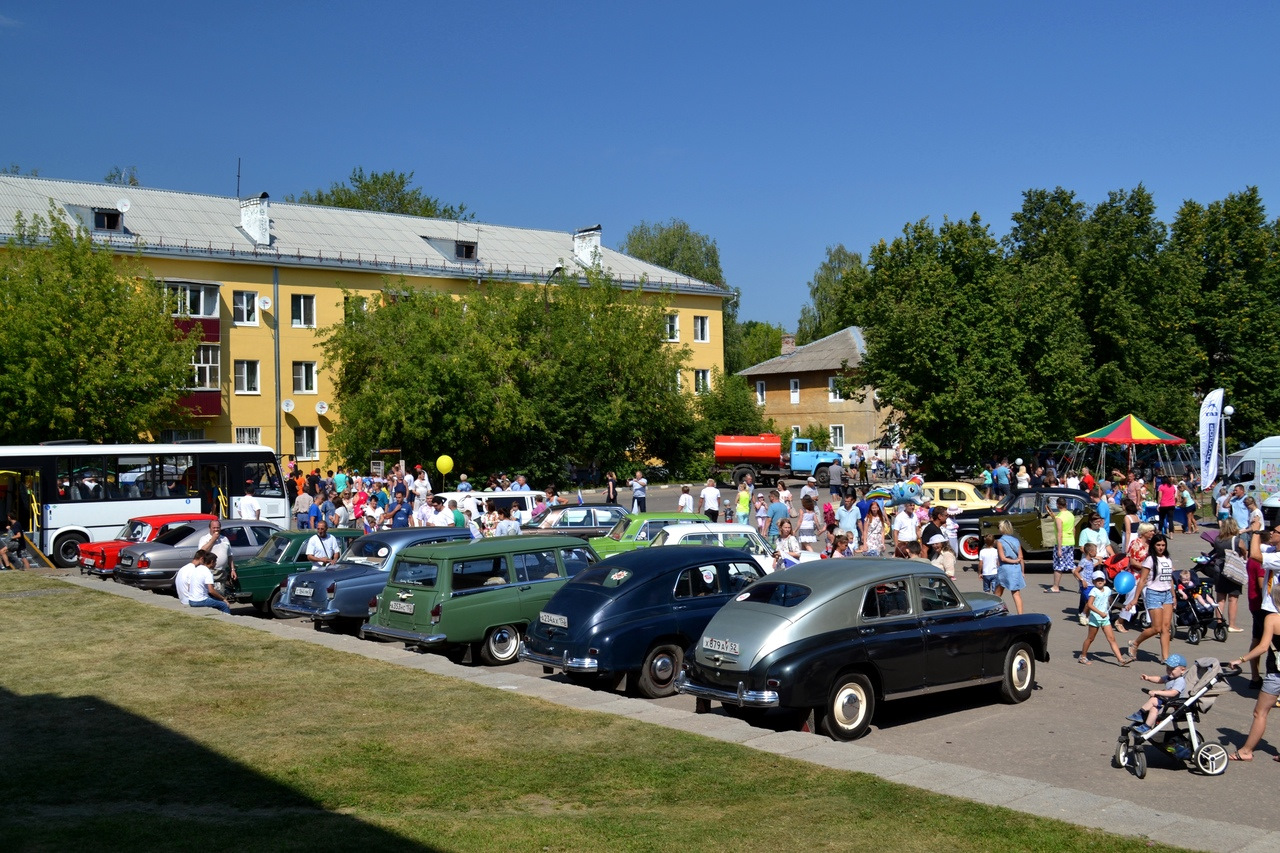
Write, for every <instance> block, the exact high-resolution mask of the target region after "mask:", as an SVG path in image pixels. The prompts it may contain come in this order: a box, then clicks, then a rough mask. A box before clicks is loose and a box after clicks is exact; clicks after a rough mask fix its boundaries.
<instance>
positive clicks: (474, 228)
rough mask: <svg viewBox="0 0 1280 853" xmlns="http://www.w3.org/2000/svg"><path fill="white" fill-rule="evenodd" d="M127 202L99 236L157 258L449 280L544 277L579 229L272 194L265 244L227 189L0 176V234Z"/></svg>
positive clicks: (672, 278) (635, 277) (570, 255)
mask: <svg viewBox="0 0 1280 853" xmlns="http://www.w3.org/2000/svg"><path fill="white" fill-rule="evenodd" d="M122 199H127V200H128V205H127V207H128V211H127V212H126V213H125V214H124V231H123V232H107V231H94V232H93V235H94V239H96V240H99V241H101V242H103V243H109V244H111V245H112V246H114V247H116V248H120V249H127V250H130V251H134V250H136V249H137V248H138V247H141V248H142V252H143V254H144V255H147V256H152V257H166V256H168V257H174V256H178V257H199V258H204V259H213V260H221V261H233V262H234V261H240V262H251V263H272V264H278V265H284V266H305V267H340V268H348V269H370V270H375V271H386V272H399V273H404V274H405V275H424V276H436V277H442V278H479V277H483V278H486V279H511V280H527V281H535V280H536V281H542V280H545V279H546V278H547V276H549V275H550V274H551V272H552V270H554V269H555V268H556V266H557V265H558V264H560V263H562V262H563V263H564V264H565V266H566V268H567V269H568V270H569V271H570V272H572V271H573V270H574V269H577V268H580V265H578V264H577V262H576V261H575V259H574V251H573V232H570V231H546V230H538V229H532V228H517V227H512V226H508V225H492V224H487V223H480V222H455V221H453V220H448V219H426V218H423V217H418V216H405V215H400V214H391V213H377V212H372V211H364V210H346V209H343V208H335V207H319V206H315V205H306V204H291V203H288V202H278V201H275V200H270V202H269V211H270V222H271V242H270V244H269V245H265V246H258V245H256V244H255V243H254V241H253V240H252V239H251V238H250V236H249V235H248V234H247V233H246V232H245V231H244V230H243V229H242V228H241V227H240V222H241V219H240V199H237V198H232V197H228V196H213V195H201V194H198V193H188V192H177V191H173V190H160V189H152V188H150V187H125V186H120V185H118V184H106V183H92V182H88V181H64V180H53V179H49V178H40V177H30V176H23V175H0V240H5V239H8V238H9V237H10V236H12V234H13V230H14V228H13V223H14V217H15V215H16V214H19V213H20V214H22V215H23V216H24V217H26V218H27V219H30V218H31V216H33V215H35V214H40V215H47V214H48V212H49V209H50V204H51V203H52V205H53V208H54V210H55V212H56V213H57V214H58V215H59V216H62V217H63V218H65V219H67V221H69V222H72V223H73V224H74V223H76V222H77V221H79V222H85V221H86V217H87V222H88V224H89V225H92V215H93V210H94V209H95V208H96V209H108V210H115V209H116V208H117V205H118V203H119V202H120V200H122ZM459 240H461V241H466V242H473V243H476V244H477V257H476V259H475V260H470V261H460V260H458V259H457V258H456V257H455V256H454V243H455V241H459ZM600 261H601V264H602V266H603V267H604V268H605V269H606V270H609V271H611V273H612V275H613V276H614V278H615V279H617V280H618V281H620V282H622V283H624V284H631V285H634V284H637V283H639V282H640V281H642V280H646V281H647V284H646V289H655V290H656V289H661V288H664V287H665V288H669V289H671V290H673V291H677V292H685V293H688V292H696V293H707V294H713V295H719V296H727V295H728V290H727V289H725V288H721V287H717V286H715V285H712V284H708V283H706V282H703V281H699V280H697V279H693V278H689V277H688V276H684V275H681V274H679V273H676V272H672V271H671V270H668V269H664V268H662V267H660V266H657V265H656V264H650V263H646V262H645V261H641V260H638V259H636V258H633V257H631V256H629V255H624V254H622V253H621V252H618V251H616V250H614V249H609V248H606V247H604V246H601V248H600Z"/></svg>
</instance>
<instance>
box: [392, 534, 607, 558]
mask: <svg viewBox="0 0 1280 853" xmlns="http://www.w3.org/2000/svg"><path fill="white" fill-rule="evenodd" d="M523 543H527V545H528V548H527V550H530V551H542V550H546V549H547V548H564V547H574V548H585V547H586V545H587V543H586V542H583V541H582V540H581V539H579V538H578V537H577V536H491V537H489V538H487V539H475V540H470V539H469V540H467V541H466V542H440V543H432V544H430V545H415V546H414V547H412V548H405V549H404V551H402V552H401V553H402V554H406V555H409V556H414V557H431V558H434V559H437V560H456V559H458V558H460V557H496V556H500V555H502V554H509V553H511V552H512V551H523V550H526V549H525V548H519V547H516V548H513V547H512V546H513V545H521V544H523Z"/></svg>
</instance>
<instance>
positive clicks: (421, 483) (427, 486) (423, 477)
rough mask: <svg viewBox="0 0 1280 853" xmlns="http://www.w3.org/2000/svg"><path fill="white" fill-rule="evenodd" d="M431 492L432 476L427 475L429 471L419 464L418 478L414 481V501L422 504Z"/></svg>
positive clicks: (419, 504)
mask: <svg viewBox="0 0 1280 853" xmlns="http://www.w3.org/2000/svg"><path fill="white" fill-rule="evenodd" d="M429 494H431V478H430V477H428V476H427V472H426V471H423V470H422V466H421V465H419V466H418V479H416V480H414V481H413V497H414V503H415V504H417V505H418V506H422V505H423V504H425V503H426V502H427V495H429Z"/></svg>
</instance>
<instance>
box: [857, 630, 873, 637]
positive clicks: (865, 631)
mask: <svg viewBox="0 0 1280 853" xmlns="http://www.w3.org/2000/svg"><path fill="white" fill-rule="evenodd" d="M875 632H876V629H875V628H859V629H858V633H859V634H861V635H862V636H864V637H866V636H868V635H869V634H874V633H875Z"/></svg>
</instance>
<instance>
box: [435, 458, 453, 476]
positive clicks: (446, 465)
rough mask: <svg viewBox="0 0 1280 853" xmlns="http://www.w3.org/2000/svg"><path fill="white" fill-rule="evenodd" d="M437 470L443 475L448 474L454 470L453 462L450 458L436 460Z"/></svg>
mask: <svg viewBox="0 0 1280 853" xmlns="http://www.w3.org/2000/svg"><path fill="white" fill-rule="evenodd" d="M436 470H437V471H439V472H440V473H441V474H448V473H449V472H450V471H452V470H453V460H452V459H450V458H449V457H448V456H441V457H440V458H439V459H437V460H436Z"/></svg>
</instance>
